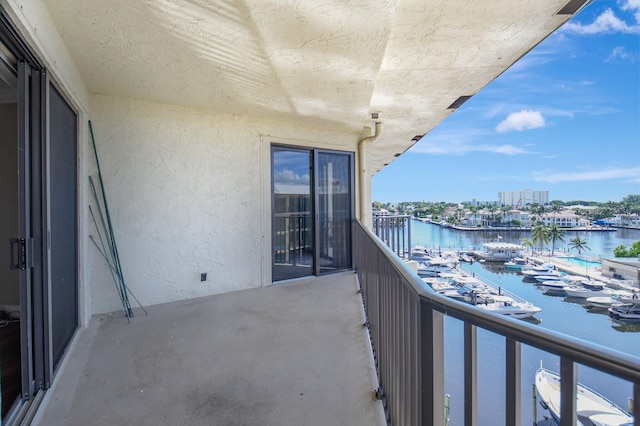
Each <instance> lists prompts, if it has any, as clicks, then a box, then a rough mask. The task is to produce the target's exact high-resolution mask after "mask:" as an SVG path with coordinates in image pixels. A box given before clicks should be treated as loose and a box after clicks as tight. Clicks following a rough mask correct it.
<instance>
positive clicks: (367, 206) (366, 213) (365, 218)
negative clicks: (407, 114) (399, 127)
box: [358, 121, 382, 228]
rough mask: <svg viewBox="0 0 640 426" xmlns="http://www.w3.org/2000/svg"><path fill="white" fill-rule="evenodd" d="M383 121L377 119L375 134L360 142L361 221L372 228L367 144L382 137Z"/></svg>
mask: <svg viewBox="0 0 640 426" xmlns="http://www.w3.org/2000/svg"><path fill="white" fill-rule="evenodd" d="M381 126H382V123H381V122H379V121H377V122H376V123H375V132H374V134H373V136H367V137H366V138H362V139H361V140H360V142H358V176H359V177H360V184H359V187H360V215H359V219H360V221H361V222H362V223H363V224H364V225H365V226H366V227H367V228H371V221H372V219H373V218H372V216H371V179H369V176H368V175H369V173H367V168H368V167H369V158H368V152H367V146H368V145H369V144H371V143H373V142H375V141H377V140H378V139H380V133H381Z"/></svg>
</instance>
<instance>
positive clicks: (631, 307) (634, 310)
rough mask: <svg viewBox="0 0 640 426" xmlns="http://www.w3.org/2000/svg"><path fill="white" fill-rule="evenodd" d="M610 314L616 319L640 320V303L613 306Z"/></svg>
mask: <svg viewBox="0 0 640 426" xmlns="http://www.w3.org/2000/svg"><path fill="white" fill-rule="evenodd" d="M609 313H610V314H611V315H612V316H613V317H615V318H621V319H630V320H640V301H638V302H637V303H620V304H615V305H613V304H612V305H611V307H610V308H609Z"/></svg>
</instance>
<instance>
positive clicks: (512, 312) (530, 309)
mask: <svg viewBox="0 0 640 426" xmlns="http://www.w3.org/2000/svg"><path fill="white" fill-rule="evenodd" d="M476 306H477V307H479V308H480V309H484V310H486V311H489V312H493V313H495V314H500V315H504V316H507V317H511V318H517V319H523V318H530V317H532V316H534V315H535V314H537V313H538V312H540V311H542V309H540V308H539V307H537V306H535V305H534V304H532V303H530V302H526V301H519V300H516V299H514V298H512V297H510V296H507V295H502V294H499V295H493V296H492V298H491V301H488V302H487V303H482V304H481V303H477V304H476Z"/></svg>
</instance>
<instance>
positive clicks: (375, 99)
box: [44, 0, 579, 172]
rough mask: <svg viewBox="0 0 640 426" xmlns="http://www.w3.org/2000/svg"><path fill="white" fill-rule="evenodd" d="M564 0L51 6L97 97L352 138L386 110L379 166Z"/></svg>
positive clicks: (61, 1)
mask: <svg viewBox="0 0 640 426" xmlns="http://www.w3.org/2000/svg"><path fill="white" fill-rule="evenodd" d="M578 1H579V0H578ZM568 2H569V0H535V1H533V0H491V1H488V0H377V1H372V0H352V1H347V0H44V3H45V4H46V7H47V9H48V11H49V14H50V16H51V18H52V20H53V21H54V23H55V25H56V27H57V28H58V31H59V32H60V35H61V37H62V39H63V40H64V42H65V43H66V45H67V47H68V49H69V51H70V52H71V55H72V56H73V58H74V60H75V62H76V64H77V66H78V69H79V71H80V73H81V75H82V77H83V78H84V80H85V82H86V85H87V87H88V89H89V90H90V91H91V92H93V93H100V94H109V95H117V96H125V97H134V98H139V99H144V100H149V101H154V102H162V103H169V104H176V105H183V106H188V107H193V108H198V109H207V110H212V111H223V112H229V113H235V114H242V115H253V116H258V117H264V118H269V119H276V120H286V121H294V122H301V123H308V124H310V125H314V126H326V127H328V128H334V129H338V130H341V131H348V132H353V133H354V134H358V133H360V132H361V131H362V128H363V126H366V125H367V124H370V123H371V119H370V113H371V112H374V111H380V113H381V116H380V118H381V120H382V122H383V132H382V137H381V139H380V140H379V141H378V142H377V143H376V144H375V146H373V147H372V149H373V151H372V161H373V164H372V171H374V172H375V170H377V169H380V168H381V167H383V165H384V164H386V163H389V162H390V161H392V160H393V159H394V158H395V155H396V154H397V153H401V152H403V151H405V150H406V149H408V148H409V147H410V146H411V145H412V144H413V143H414V142H415V141H412V138H414V136H416V135H422V134H424V133H427V132H429V131H430V130H431V129H432V128H433V127H435V126H436V125H437V124H438V123H439V122H441V121H442V120H443V119H444V118H446V117H447V115H448V114H450V113H451V110H448V109H447V107H448V106H449V105H451V103H452V102H454V101H455V100H456V99H457V98H458V97H460V96H463V95H473V94H475V93H477V92H478V91H479V90H480V89H481V88H482V87H484V86H485V85H486V84H487V83H489V82H490V81H491V80H493V79H494V78H495V77H496V76H498V75H499V74H500V73H502V72H503V71H504V70H505V69H507V68H508V67H509V66H510V65H511V64H513V63H514V62H515V61H516V60H517V59H518V58H519V57H521V56H522V55H523V54H525V53H526V52H527V51H528V50H530V49H531V48H532V47H534V46H535V45H536V44H537V43H539V42H540V41H541V40H542V39H543V38H544V37H546V36H547V35H548V34H550V33H551V32H552V31H553V30H555V29H556V28H558V27H559V26H560V25H561V24H562V23H563V22H565V21H566V20H567V19H569V18H570V17H571V16H570V15H565V14H563V15H559V14H557V12H558V11H559V10H560V9H561V8H562V7H563V6H565V4H567V3H568Z"/></svg>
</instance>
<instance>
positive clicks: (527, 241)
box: [520, 237, 533, 253]
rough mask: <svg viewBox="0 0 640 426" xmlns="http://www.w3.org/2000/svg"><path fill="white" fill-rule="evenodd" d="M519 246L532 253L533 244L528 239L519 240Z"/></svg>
mask: <svg viewBox="0 0 640 426" xmlns="http://www.w3.org/2000/svg"><path fill="white" fill-rule="evenodd" d="M520 244H522V245H523V246H524V247H526V248H527V249H531V252H532V253H533V242H532V241H531V240H530V239H528V238H526V237H525V238H523V239H521V240H520Z"/></svg>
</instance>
